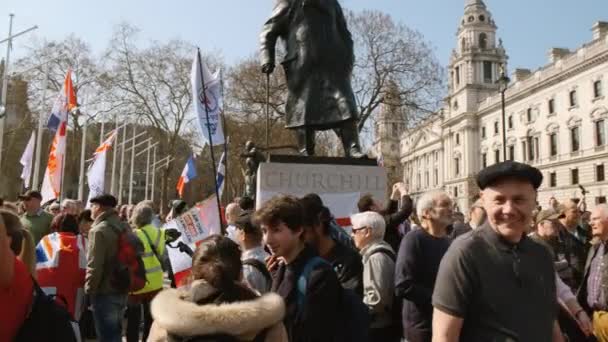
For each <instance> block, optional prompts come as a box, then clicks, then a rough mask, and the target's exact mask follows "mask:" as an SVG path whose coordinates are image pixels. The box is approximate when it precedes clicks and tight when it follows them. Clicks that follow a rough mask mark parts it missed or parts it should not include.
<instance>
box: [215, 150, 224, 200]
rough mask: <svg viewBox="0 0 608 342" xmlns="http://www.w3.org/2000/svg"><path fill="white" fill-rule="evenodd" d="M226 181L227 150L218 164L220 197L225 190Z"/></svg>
mask: <svg viewBox="0 0 608 342" xmlns="http://www.w3.org/2000/svg"><path fill="white" fill-rule="evenodd" d="M225 183H226V152H224V153H222V157H221V158H220V163H219V165H218V166H217V184H216V186H217V193H218V196H220V198H221V197H222V192H224V184H225Z"/></svg>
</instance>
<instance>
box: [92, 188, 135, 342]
mask: <svg viewBox="0 0 608 342" xmlns="http://www.w3.org/2000/svg"><path fill="white" fill-rule="evenodd" d="M90 202H91V217H92V218H93V219H94V220H95V221H94V222H93V227H92V228H91V230H90V231H89V247H88V251H87V271H86V276H85V293H86V294H88V295H89V296H90V299H91V304H92V305H93V318H94V320H95V329H96V331H97V337H98V338H99V340H100V341H110V342H114V341H122V337H121V334H122V319H123V314H124V311H125V309H126V305H127V293H128V289H118V288H116V287H114V285H113V283H112V279H111V276H112V274H114V272H113V271H114V265H115V263H116V256H117V253H118V237H119V234H120V233H121V232H122V231H124V230H125V229H127V227H125V224H124V223H123V222H122V221H121V220H120V218H119V217H118V213H117V212H116V210H115V209H114V208H115V207H116V204H117V201H116V198H115V197H114V196H112V195H107V194H104V195H100V196H97V197H94V198H92V199H91V201H90Z"/></svg>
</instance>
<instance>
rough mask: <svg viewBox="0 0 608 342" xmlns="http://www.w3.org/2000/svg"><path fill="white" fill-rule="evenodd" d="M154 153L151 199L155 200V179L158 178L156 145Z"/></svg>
mask: <svg viewBox="0 0 608 342" xmlns="http://www.w3.org/2000/svg"><path fill="white" fill-rule="evenodd" d="M153 150H154V153H153V154H152V188H151V189H150V192H151V194H150V199H151V200H152V202H154V181H155V178H156V146H154V148H153Z"/></svg>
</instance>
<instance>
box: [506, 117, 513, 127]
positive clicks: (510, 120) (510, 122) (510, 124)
mask: <svg viewBox="0 0 608 342" xmlns="http://www.w3.org/2000/svg"><path fill="white" fill-rule="evenodd" d="M507 123H508V125H509V129H511V128H513V115H509V118H508V119H507Z"/></svg>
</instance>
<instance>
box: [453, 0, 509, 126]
mask: <svg viewBox="0 0 608 342" xmlns="http://www.w3.org/2000/svg"><path fill="white" fill-rule="evenodd" d="M457 37H458V39H457V45H456V48H455V49H454V50H453V51H452V56H451V58H450V65H449V95H450V96H449V98H450V111H449V112H450V117H451V118H452V117H455V116H457V115H460V114H462V113H467V112H475V111H476V110H477V103H479V102H481V101H483V100H484V99H485V98H486V97H488V96H489V95H490V94H492V93H494V92H496V91H497V90H498V85H497V84H496V80H497V79H498V77H499V74H500V67H501V64H504V65H505V68H506V63H507V59H508V57H507V55H506V53H505V50H504V48H503V46H502V41H501V40H500V39H497V37H496V24H495V22H494V19H493V17H492V13H490V11H489V10H488V9H487V7H486V5H485V4H484V2H483V0H466V1H465V8H464V16H463V17H462V19H461V21H460V25H459V27H458V32H457Z"/></svg>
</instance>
